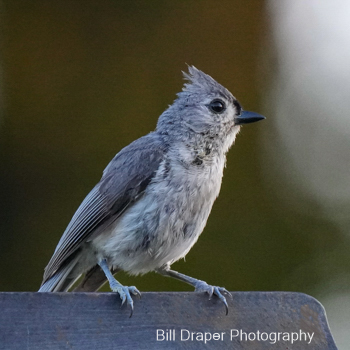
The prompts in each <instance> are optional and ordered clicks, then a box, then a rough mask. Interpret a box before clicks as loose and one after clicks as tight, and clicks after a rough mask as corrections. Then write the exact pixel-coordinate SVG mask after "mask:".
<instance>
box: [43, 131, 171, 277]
mask: <svg viewBox="0 0 350 350" xmlns="http://www.w3.org/2000/svg"><path fill="white" fill-rule="evenodd" d="M165 152H166V146H165V145H164V143H163V142H161V140H160V139H159V137H157V134H156V133H151V134H148V135H146V136H144V137H142V138H140V139H138V140H136V141H134V142H133V143H131V144H130V145H129V146H127V147H125V148H124V149H122V150H121V151H120V152H119V153H118V154H117V155H116V156H115V157H114V159H113V160H112V161H111V162H110V163H109V164H108V166H107V167H106V169H105V171H104V172H103V176H102V178H101V180H100V182H99V183H98V184H97V185H96V186H95V187H94V188H93V189H92V190H91V192H90V193H89V194H88V195H87V196H86V198H85V199H84V200H83V202H82V203H81V205H80V206H79V208H78V209H77V211H76V213H75V214H74V216H73V218H72V220H71V221H70V223H69V225H68V226H67V228H66V230H65V232H64V233H63V235H62V237H61V239H60V241H59V242H58V244H57V247H56V250H55V252H54V254H53V256H52V258H51V260H50V261H49V263H48V265H47V267H46V268H45V273H44V279H43V283H45V282H46V281H47V280H48V279H50V278H51V277H52V276H53V275H54V274H55V272H56V271H57V270H58V269H59V268H60V267H61V266H62V264H63V263H64V262H65V261H66V260H67V259H68V258H69V257H70V256H71V255H72V254H73V253H74V252H75V251H76V250H77V249H79V248H80V247H81V245H82V243H84V242H86V241H88V240H91V239H92V238H94V237H96V236H97V235H98V234H100V233H101V232H102V231H103V230H104V229H105V228H106V227H107V226H108V225H110V224H111V223H112V222H114V221H115V220H116V219H117V218H118V217H119V216H120V215H121V214H122V213H123V211H124V210H125V209H126V208H127V207H128V206H129V205H130V204H132V203H133V202H135V201H136V200H137V199H138V198H140V196H141V195H142V194H143V193H144V192H145V190H146V188H147V185H148V184H149V182H150V181H151V180H152V178H153V177H154V174H155V173H156V171H157V169H158V167H159V164H160V163H161V161H162V160H163V159H164V155H165Z"/></svg>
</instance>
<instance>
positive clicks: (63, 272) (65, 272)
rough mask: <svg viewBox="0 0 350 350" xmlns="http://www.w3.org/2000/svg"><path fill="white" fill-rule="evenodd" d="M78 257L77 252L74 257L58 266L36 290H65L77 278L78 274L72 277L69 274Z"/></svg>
mask: <svg viewBox="0 0 350 350" xmlns="http://www.w3.org/2000/svg"><path fill="white" fill-rule="evenodd" d="M78 259H79V254H77V255H76V256H75V258H74V259H72V260H70V261H69V262H68V263H66V264H65V265H63V266H62V267H60V268H59V269H58V270H57V271H56V272H55V274H54V275H53V276H52V277H51V278H49V279H48V280H47V281H45V282H44V283H43V284H42V285H41V287H40V289H39V290H38V292H66V291H67V290H68V289H69V287H70V286H71V285H72V284H73V283H74V282H75V281H76V280H77V278H79V276H76V277H74V278H71V277H70V276H69V274H70V273H71V271H72V270H73V268H74V267H75V266H76V264H77V262H78Z"/></svg>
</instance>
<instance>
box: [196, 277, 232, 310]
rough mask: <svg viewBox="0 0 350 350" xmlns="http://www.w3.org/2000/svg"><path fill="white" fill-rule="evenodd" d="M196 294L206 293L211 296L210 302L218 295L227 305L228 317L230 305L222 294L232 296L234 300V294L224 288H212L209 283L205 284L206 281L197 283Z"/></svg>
mask: <svg viewBox="0 0 350 350" xmlns="http://www.w3.org/2000/svg"><path fill="white" fill-rule="evenodd" d="M195 292H205V293H208V294H209V300H210V299H211V297H212V296H213V294H214V295H216V296H217V297H218V298H219V299H220V300H221V301H222V302H223V303H224V305H225V308H226V315H227V314H228V305H227V301H226V298H225V297H224V296H223V295H222V294H221V293H226V294H227V295H229V296H230V298H231V299H232V294H231V293H230V292H229V291H228V290H227V289H226V288H223V287H216V286H211V285H209V284H208V283H206V282H204V281H198V282H197V283H196V286H195Z"/></svg>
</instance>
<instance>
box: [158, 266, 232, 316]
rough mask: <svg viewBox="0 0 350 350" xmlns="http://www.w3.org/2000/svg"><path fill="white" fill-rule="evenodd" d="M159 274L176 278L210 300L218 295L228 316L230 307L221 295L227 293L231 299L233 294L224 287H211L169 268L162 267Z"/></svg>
mask: <svg viewBox="0 0 350 350" xmlns="http://www.w3.org/2000/svg"><path fill="white" fill-rule="evenodd" d="M156 271H157V272H158V273H159V274H161V275H163V276H167V277H173V278H176V279H178V280H180V281H182V282H186V283H188V284H190V285H191V286H193V287H194V288H195V292H205V293H208V294H209V299H211V297H212V295H213V294H214V295H216V296H217V297H218V298H219V299H220V300H221V301H222V302H223V303H224V305H225V308H226V315H227V314H228V305H227V301H226V298H225V297H224V296H223V295H222V294H221V293H227V294H228V295H229V296H230V297H231V298H232V294H231V293H230V292H229V291H228V290H226V289H225V288H223V287H216V286H211V285H209V284H208V283H207V282H204V281H201V280H197V279H196V278H193V277H190V276H186V275H184V274H182V273H180V272H177V271H174V270H170V267H169V266H165V267H162V268H160V269H157V270H156Z"/></svg>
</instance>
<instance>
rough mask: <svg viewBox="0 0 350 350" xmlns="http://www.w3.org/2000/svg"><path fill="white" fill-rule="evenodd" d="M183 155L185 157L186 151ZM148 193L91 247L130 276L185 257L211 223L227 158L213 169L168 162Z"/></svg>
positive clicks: (212, 165) (175, 160)
mask: <svg viewBox="0 0 350 350" xmlns="http://www.w3.org/2000/svg"><path fill="white" fill-rule="evenodd" d="M182 155H183V153H182ZM167 159H171V160H172V161H168V160H164V161H163V163H162V164H161V165H160V168H159V169H158V171H157V174H156V176H155V178H154V179H153V180H152V182H151V183H150V185H149V186H148V188H147V190H146V192H145V194H144V195H143V196H142V197H141V198H140V199H139V200H138V201H137V202H136V203H135V204H133V205H132V206H131V207H130V208H128V209H127V210H126V211H125V212H124V214H123V215H122V216H121V217H120V219H118V220H117V221H116V222H115V224H113V225H112V226H110V227H109V228H108V230H107V231H106V232H105V233H104V234H102V235H100V236H98V237H97V238H96V239H95V240H94V241H93V242H92V243H93V245H94V247H95V249H96V251H97V252H98V254H99V258H107V259H108V261H109V264H110V265H113V266H117V267H119V268H121V269H123V270H125V271H128V272H130V273H131V274H139V273H141V274H142V273H146V272H149V271H152V270H154V269H156V268H159V267H161V266H162V265H165V264H171V263H173V262H174V261H176V260H178V259H180V258H182V257H184V256H185V255H186V254H187V253H188V251H189V250H190V249H191V247H192V246H193V244H194V243H195V242H196V241H197V239H198V237H199V235H200V234H201V232H202V231H203V229H204V226H205V225H206V222H207V219H208V216H209V214H210V211H211V208H212V205H213V203H214V201H215V199H216V197H217V196H218V194H219V191H220V186H221V179H222V174H223V168H224V164H225V156H222V157H217V158H216V159H215V160H214V161H212V162H210V165H208V164H206V165H205V166H203V167H202V166H198V165H191V164H188V163H184V162H183V157H182V159H180V158H179V157H172V156H171V155H170V156H169V157H168V158H167Z"/></svg>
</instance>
